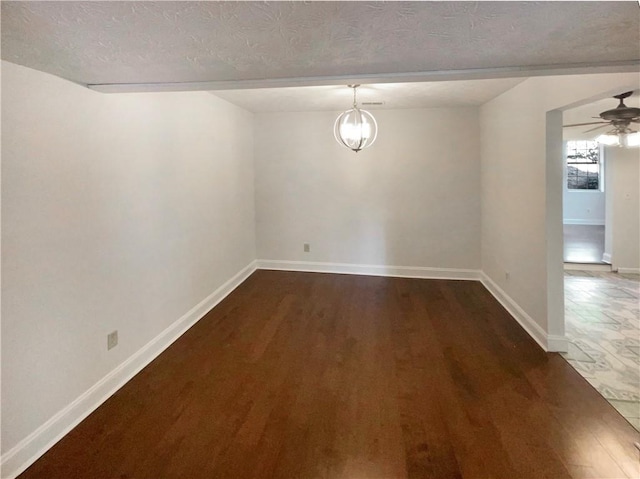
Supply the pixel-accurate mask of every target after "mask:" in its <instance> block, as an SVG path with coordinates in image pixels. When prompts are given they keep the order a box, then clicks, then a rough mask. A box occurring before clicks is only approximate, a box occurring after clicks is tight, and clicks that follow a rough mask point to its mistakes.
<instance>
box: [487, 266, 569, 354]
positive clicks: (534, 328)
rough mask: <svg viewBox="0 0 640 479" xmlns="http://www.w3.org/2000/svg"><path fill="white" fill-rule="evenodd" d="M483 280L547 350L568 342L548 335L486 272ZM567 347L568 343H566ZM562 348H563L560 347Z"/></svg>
mask: <svg viewBox="0 0 640 479" xmlns="http://www.w3.org/2000/svg"><path fill="white" fill-rule="evenodd" d="M481 281H482V284H483V285H484V287H485V288H487V290H488V291H489V292H490V293H491V294H492V295H493V297H494V298H496V299H497V300H498V302H499V303H500V304H501V305H502V306H504V309H506V310H507V311H508V312H509V314H511V316H513V318H514V319H515V320H516V321H518V323H520V326H522V327H523V328H524V330H525V331H526V332H527V333H529V336H531V337H532V338H533V339H534V340H535V342H536V343H538V345H539V346H540V347H541V348H542V349H543V350H545V351H558V349H555V348H557V347H560V348H562V347H563V344H562V341H563V340H564V341H565V343H566V338H565V337H564V336H553V337H551V336H548V335H547V333H546V332H545V330H544V329H542V327H541V326H540V325H539V324H538V323H536V322H535V321H534V320H533V318H532V317H531V316H529V315H528V314H527V313H526V312H525V311H524V310H523V309H522V308H521V307H520V306H519V305H518V303H516V302H515V301H514V300H513V299H512V298H511V296H509V295H508V294H507V293H505V292H504V290H503V289H502V288H500V286H498V285H497V284H496V283H495V282H494V281H493V280H492V279H491V278H489V276H487V275H486V274H485V273H484V272H483V273H482V274H481ZM564 347H565V348H566V347H567V346H566V344H565V345H564ZM560 350H562V349H560Z"/></svg>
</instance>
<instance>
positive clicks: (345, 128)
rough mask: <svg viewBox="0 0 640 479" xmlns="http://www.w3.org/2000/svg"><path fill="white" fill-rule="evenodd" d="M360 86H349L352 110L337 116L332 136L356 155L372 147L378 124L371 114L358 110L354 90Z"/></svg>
mask: <svg viewBox="0 0 640 479" xmlns="http://www.w3.org/2000/svg"><path fill="white" fill-rule="evenodd" d="M359 86H360V85H349V87H350V88H353V108H351V109H350V110H347V111H345V112H343V113H341V114H340V116H338V118H337V119H336V122H335V123H334V125H333V134H334V136H335V137H336V140H337V141H338V143H340V144H341V145H342V146H346V147H347V148H349V149H350V150H353V151H355V152H356V153H357V152H359V151H360V150H362V149H364V148H367V147H369V146H371V145H373V142H374V141H376V138H377V136H378V124H377V123H376V119H375V118H374V117H373V115H372V114H371V113H369V112H368V111H366V110H361V109H360V108H358V103H357V101H356V88H358V87H359Z"/></svg>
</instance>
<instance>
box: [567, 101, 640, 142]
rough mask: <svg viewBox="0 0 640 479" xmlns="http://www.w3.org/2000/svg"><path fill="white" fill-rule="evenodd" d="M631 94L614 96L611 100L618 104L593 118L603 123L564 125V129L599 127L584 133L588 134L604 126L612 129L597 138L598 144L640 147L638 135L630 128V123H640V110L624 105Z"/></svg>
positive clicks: (639, 136) (639, 135)
mask: <svg viewBox="0 0 640 479" xmlns="http://www.w3.org/2000/svg"><path fill="white" fill-rule="evenodd" d="M632 94H633V92H632V91H628V92H625V93H620V94H619V95H614V96H613V98H615V99H617V100H620V104H619V105H618V106H617V107H615V108H613V109H612V110H606V111H603V112H602V113H600V116H599V117H594V118H597V119H599V120H604V121H592V122H588V123H574V124H573V125H564V128H572V127H575V126H589V125H600V126H596V127H595V128H591V129H590V130H586V131H585V132H584V133H589V132H591V131H595V130H599V129H600V128H604V127H606V126H612V127H613V128H612V129H611V130H609V131H608V132H606V133H604V134H603V135H600V136H599V137H598V138H597V141H598V142H600V143H604V144H606V145H618V146H640V134H639V133H638V132H637V131H636V130H632V129H631V128H630V126H631V124H632V123H640V108H635V107H630V106H627V105H625V104H624V99H625V98H629V97H630V96H631V95H632ZM636 137H638V138H636Z"/></svg>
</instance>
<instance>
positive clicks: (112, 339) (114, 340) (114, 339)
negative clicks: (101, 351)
mask: <svg viewBox="0 0 640 479" xmlns="http://www.w3.org/2000/svg"><path fill="white" fill-rule="evenodd" d="M117 345H118V331H117V330H116V331H114V332H112V333H109V334H107V351H108V350H109V349H113V348H115V347H116V346H117Z"/></svg>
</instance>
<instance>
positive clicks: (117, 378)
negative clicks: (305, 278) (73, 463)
mask: <svg viewBox="0 0 640 479" xmlns="http://www.w3.org/2000/svg"><path fill="white" fill-rule="evenodd" d="M255 270H256V262H255V261H252V262H251V263H250V264H248V265H247V266H246V267H244V268H243V269H242V270H241V271H239V272H238V273H237V274H236V275H235V276H233V278H231V279H229V280H228V281H227V282H226V283H224V284H223V285H222V286H220V287H219V288H218V289H216V290H215V291H214V292H213V293H211V294H210V295H209V296H207V297H206V298H205V299H204V300H202V301H201V302H200V303H198V304H197V305H196V306H194V307H193V308H192V309H191V310H190V311H189V312H187V313H186V314H185V315H184V316H182V317H181V318H180V319H178V320H177V321H176V322H174V323H173V324H172V325H171V326H169V327H168V328H167V329H165V330H164V331H162V332H161V333H160V334H159V335H158V336H156V337H155V338H154V339H152V340H151V341H150V342H148V343H147V344H146V345H144V346H143V347H142V348H141V349H139V350H138V351H137V352H136V353H134V354H133V355H132V356H130V357H129V358H128V359H127V360H126V361H124V362H123V363H122V364H120V365H119V366H118V367H116V368H115V369H114V370H113V371H111V372H110V373H109V374H107V375H106V376H105V377H104V378H102V379H101V380H100V381H98V382H97V383H96V384H94V385H93V386H92V387H91V388H90V389H89V390H87V391H86V392H84V393H83V394H82V395H81V396H80V397H78V398H77V399H75V400H74V401H73V402H72V403H71V404H69V405H68V406H67V407H65V408H64V409H62V410H61V411H60V412H58V413H57V414H55V415H54V416H53V417H52V418H50V419H49V420H48V421H47V422H45V423H44V424H43V425H42V426H40V427H39V428H38V429H36V430H35V431H34V432H32V433H31V434H29V436H27V437H26V438H25V439H23V440H22V441H20V442H19V443H18V444H17V445H15V446H14V447H12V448H11V449H10V450H9V451H7V452H6V453H5V454H3V455H2V458H1V459H0V463H1V466H0V470H1V471H2V478H3V479H14V478H15V477H16V476H18V475H19V474H20V473H21V472H23V471H24V470H25V469H26V468H27V467H29V466H30V465H31V464H33V463H34V462H35V461H36V460H37V459H38V458H39V457H40V456H42V455H43V454H44V453H45V452H46V451H47V450H49V449H50V448H51V447H52V446H53V445H54V444H55V443H56V442H58V441H59V440H60V439H62V438H63V437H64V436H65V435H66V434H67V433H68V432H69V431H71V429H73V428H74V427H75V426H77V425H78V424H79V423H80V421H82V420H83V419H84V418H86V417H87V416H88V415H89V414H91V413H92V412H93V411H95V410H96V409H97V408H98V407H99V406H100V405H101V404H102V403H103V402H104V401H106V400H107V399H108V398H109V397H111V396H112V395H113V393H115V392H116V391H117V390H118V389H120V388H121V387H122V386H123V385H124V384H125V383H126V382H127V381H129V380H130V379H131V378H132V377H133V376H135V375H136V374H137V373H138V372H139V371H140V370H142V369H143V368H144V367H145V366H146V365H147V364H149V363H150V362H151V361H153V360H154V359H155V358H156V357H157V356H158V355H160V353H162V352H163V351H164V350H165V349H166V348H168V347H169V346H170V345H171V344H172V343H173V342H174V341H175V340H176V339H178V338H179V337H180V336H182V334H184V333H185V332H186V331H187V330H188V329H189V328H190V327H191V326H193V325H194V324H195V323H196V322H198V320H200V318H202V317H203V316H204V315H205V314H207V313H208V312H209V311H210V310H211V309H212V308H213V307H215V306H216V305H217V304H218V303H219V302H220V301H222V300H223V299H224V298H225V297H226V296H227V295H228V294H229V293H231V292H232V291H233V290H234V289H235V288H237V287H238V286H239V285H240V284H241V283H242V282H243V281H244V280H245V279H247V278H248V277H249V276H250V275H251V273H253V272H254V271H255Z"/></svg>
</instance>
